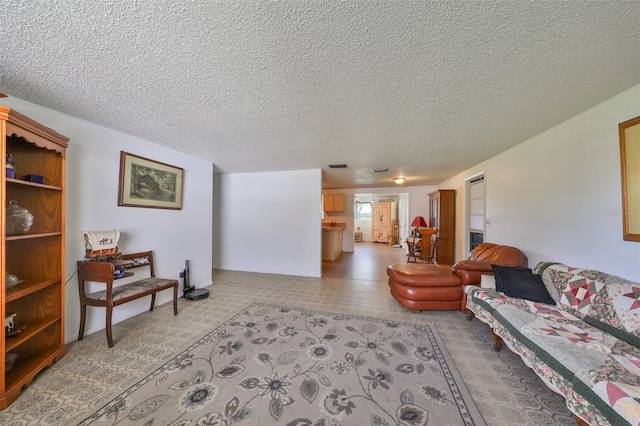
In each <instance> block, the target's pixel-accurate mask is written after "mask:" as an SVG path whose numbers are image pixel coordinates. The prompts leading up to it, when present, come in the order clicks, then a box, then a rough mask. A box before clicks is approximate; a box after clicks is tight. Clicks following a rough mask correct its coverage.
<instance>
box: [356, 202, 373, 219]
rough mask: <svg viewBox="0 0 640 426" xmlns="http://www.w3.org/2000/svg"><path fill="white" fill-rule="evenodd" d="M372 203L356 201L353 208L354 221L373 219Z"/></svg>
mask: <svg viewBox="0 0 640 426" xmlns="http://www.w3.org/2000/svg"><path fill="white" fill-rule="evenodd" d="M371 210H372V208H371V203H370V202H360V201H356V203H355V205H354V208H353V218H354V219H371Z"/></svg>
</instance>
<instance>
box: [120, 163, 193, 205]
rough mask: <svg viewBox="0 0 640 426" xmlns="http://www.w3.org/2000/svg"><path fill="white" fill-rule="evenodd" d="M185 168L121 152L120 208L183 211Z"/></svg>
mask: <svg viewBox="0 0 640 426" xmlns="http://www.w3.org/2000/svg"><path fill="white" fill-rule="evenodd" d="M183 182H184V169H182V168H180V167H176V166H172V165H170V164H166V163H161V162H159V161H155V160H151V159H149V158H144V157H140V156H138V155H135V154H131V153H129V152H124V151H120V180H119V186H118V206H125V207H146V208H154V209H173V210H181V209H182V190H183Z"/></svg>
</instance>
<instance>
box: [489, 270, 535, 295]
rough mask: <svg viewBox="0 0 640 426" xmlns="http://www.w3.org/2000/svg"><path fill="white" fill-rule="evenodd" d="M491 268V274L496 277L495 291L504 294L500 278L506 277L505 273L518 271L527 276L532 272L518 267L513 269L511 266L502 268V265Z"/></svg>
mask: <svg viewBox="0 0 640 426" xmlns="http://www.w3.org/2000/svg"><path fill="white" fill-rule="evenodd" d="M491 268H492V269H493V274H494V275H495V277H496V290H497V291H501V292H504V284H503V282H502V277H503V276H505V277H506V273H507V271H514V270H515V271H520V272H526V273H528V274H531V273H532V271H531V269H529V268H518V267H513V266H504V265H495V264H494V265H491Z"/></svg>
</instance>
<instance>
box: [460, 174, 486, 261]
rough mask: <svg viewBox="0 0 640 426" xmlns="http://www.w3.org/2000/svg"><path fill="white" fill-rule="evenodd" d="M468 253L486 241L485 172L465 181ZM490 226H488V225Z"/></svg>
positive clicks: (466, 242) (466, 245)
mask: <svg viewBox="0 0 640 426" xmlns="http://www.w3.org/2000/svg"><path fill="white" fill-rule="evenodd" d="M465 188H466V191H465V193H466V197H467V200H466V206H467V208H466V215H465V223H466V232H465V236H466V238H465V247H466V248H467V253H469V252H470V251H471V250H473V249H474V248H476V247H477V246H479V245H480V244H482V243H483V242H484V241H485V225H486V223H485V213H486V187H485V178H484V172H482V173H479V174H477V175H474V176H471V177H470V178H467V179H466V180H465ZM487 226H488V225H487Z"/></svg>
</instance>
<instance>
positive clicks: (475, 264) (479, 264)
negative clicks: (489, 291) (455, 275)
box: [453, 259, 493, 273]
mask: <svg viewBox="0 0 640 426" xmlns="http://www.w3.org/2000/svg"><path fill="white" fill-rule="evenodd" d="M453 270H454V271H456V272H457V271H463V270H467V271H480V272H490V273H493V268H491V264H490V263H487V262H483V261H481V260H469V259H466V260H461V261H460V262H458V263H456V264H455V265H453Z"/></svg>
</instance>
